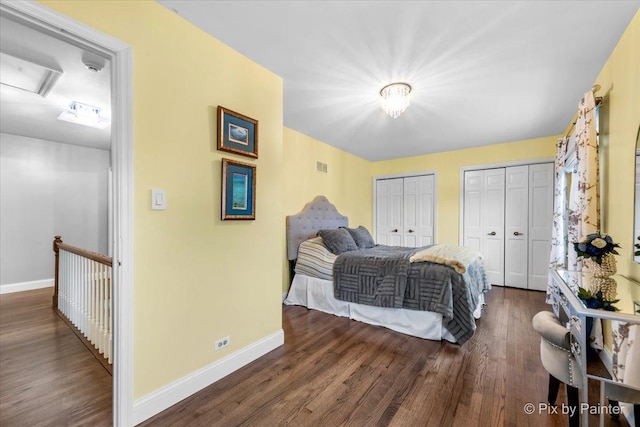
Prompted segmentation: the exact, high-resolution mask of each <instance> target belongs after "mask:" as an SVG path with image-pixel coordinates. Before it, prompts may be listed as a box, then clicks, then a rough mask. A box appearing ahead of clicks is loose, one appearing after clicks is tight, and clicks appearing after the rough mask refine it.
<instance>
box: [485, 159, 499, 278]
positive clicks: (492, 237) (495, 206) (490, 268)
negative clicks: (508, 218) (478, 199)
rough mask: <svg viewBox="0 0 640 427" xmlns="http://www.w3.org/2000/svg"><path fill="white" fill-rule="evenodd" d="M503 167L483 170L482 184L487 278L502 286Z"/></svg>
mask: <svg viewBox="0 0 640 427" xmlns="http://www.w3.org/2000/svg"><path fill="white" fill-rule="evenodd" d="M504 175H505V171H504V168H498V169H487V170H485V171H484V177H483V185H482V209H481V216H482V231H483V232H482V241H483V242H482V248H481V249H480V251H481V252H482V254H483V255H484V265H485V269H486V271H487V279H489V282H491V284H493V285H498V286H504Z"/></svg>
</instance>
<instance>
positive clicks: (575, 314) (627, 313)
mask: <svg viewBox="0 0 640 427" xmlns="http://www.w3.org/2000/svg"><path fill="white" fill-rule="evenodd" d="M551 276H552V278H553V282H554V285H555V286H552V287H551V288H550V291H551V294H552V295H553V300H554V302H553V304H552V305H553V311H554V312H555V314H556V316H558V318H560V319H561V320H562V321H566V322H568V326H569V328H570V330H571V349H572V352H573V354H574V356H575V358H576V361H577V362H578V365H579V367H580V371H581V374H582V376H583V380H584V381H583V384H584V386H583V389H582V390H581V397H580V403H581V404H588V389H589V387H588V381H587V379H593V380H597V381H601V382H611V383H615V384H618V385H620V384H621V383H620V382H617V381H616V380H615V379H613V378H615V376H614V375H613V372H612V369H611V365H610V364H607V363H597V362H599V361H598V360H597V361H596V362H595V363H594V361H593V360H592V359H593V357H590V358H589V360H588V359H587V355H588V353H589V352H588V351H587V350H588V338H589V337H588V336H587V332H586V329H587V327H586V325H587V318H593V319H602V320H605V321H606V320H614V321H616V320H617V321H620V322H627V323H629V324H639V325H640V315H637V314H634V312H635V310H637V309H638V307H637V306H634V301H635V302H636V304H637V302H638V301H640V284H639V283H637V282H634V281H632V280H629V279H627V278H625V277H623V276H618V275H615V276H612V278H613V279H614V280H615V281H616V283H617V291H618V295H617V297H616V298H617V299H620V301H619V302H617V303H615V306H616V307H617V308H618V309H619V311H615V312H614V311H606V310H595V309H589V308H587V307H586V306H585V303H584V302H583V301H582V300H580V299H578V297H577V292H578V286H580V287H582V288H585V289H589V285H588V283H589V280H590V278H591V275H590V274H589V273H586V272H576V271H567V270H552V271H551ZM603 329H605V330H609V328H603ZM609 333H610V332H609ZM605 342H612V340H611V339H609V340H607V339H605ZM634 363H636V362H635V361H634ZM637 363H640V360H638V361H637ZM602 385H603V384H602V383H601V387H600V389H601V390H603V389H604V387H602ZM624 386H625V387H629V388H632V389H637V390H640V384H634V385H633V386H631V385H627V384H625V385H624ZM602 393H603V392H601V400H602V398H603V396H602ZM588 417H589V413H588V411H581V420H582V422H581V424H582V425H583V426H587V425H589V424H588ZM638 421H639V420H636V423H638Z"/></svg>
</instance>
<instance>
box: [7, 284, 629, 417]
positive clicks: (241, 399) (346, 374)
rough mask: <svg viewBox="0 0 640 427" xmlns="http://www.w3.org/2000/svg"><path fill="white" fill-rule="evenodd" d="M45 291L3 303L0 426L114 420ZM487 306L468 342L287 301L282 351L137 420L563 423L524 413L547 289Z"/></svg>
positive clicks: (499, 291) (513, 292)
mask: <svg viewBox="0 0 640 427" xmlns="http://www.w3.org/2000/svg"><path fill="white" fill-rule="evenodd" d="M50 295H51V292H50V290H38V291H30V292H22V293H19V294H8V295H2V296H0V426H75V425H86V426H102V425H110V424H111V377H110V376H109V375H108V374H107V373H106V371H105V370H104V369H103V368H102V367H101V365H100V364H99V363H98V362H97V361H96V360H95V359H93V356H91V354H90V353H89V351H88V350H87V349H86V348H85V347H84V346H83V345H82V343H81V342H80V341H79V340H78V339H77V337H75V335H74V334H73V333H72V332H71V331H70V330H69V329H68V328H67V327H66V325H65V324H64V323H63V322H62V321H61V320H60V319H58V318H57V316H56V315H55V314H54V313H53V310H51V307H50V301H51V300H50ZM487 303H488V308H487V309H486V310H485V312H484V314H483V317H482V319H481V320H479V321H478V322H477V324H478V330H477V332H476V334H475V335H474V337H473V338H472V339H471V340H470V341H469V342H467V343H466V344H465V345H463V346H458V345H455V344H449V343H446V342H434V341H428V340H422V339H419V338H413V337H408V336H405V335H401V334H399V333H396V332H392V331H389V330H387V329H384V328H380V327H375V326H370V325H365V324H363V323H360V322H355V321H351V320H348V319H344V318H338V317H335V316H332V315H327V314H324V313H321V312H317V311H312V310H307V309H305V308H303V307H289V306H283V328H284V331H285V345H284V346H282V347H280V348H278V349H276V350H274V351H272V352H270V353H269V354H267V355H265V356H264V357H262V358H260V359H259V360H257V361H255V362H253V363H251V364H250V365H248V366H245V367H244V368H242V369H240V370H238V371H237V372H235V373H233V374H231V375H229V376H227V377H226V378H223V379H222V380H220V381H218V382H217V383H215V384H213V385H211V386H209V387H207V388H206V389H204V390H202V391H201V392H199V393H197V394H195V395H193V396H191V397H189V398H187V399H185V400H183V401H182V402H180V403H178V404H177V405H174V406H173V407H171V408H169V409H167V410H166V411H164V412H162V413H161V414H158V415H157V416H155V417H153V418H151V419H150V420H147V421H146V422H145V423H143V424H142V425H144V426H190V427H191V426H225V427H226V426H241V425H242V426H250V425H251V426H280V425H292V426H293V425H295V426H338V425H350V426H374V425H381V426H386V425H391V426H403V427H405V426H410V427H412V426H528V425H531V426H565V425H567V419H566V416H564V415H561V414H558V415H554V414H546V413H542V414H538V413H535V414H533V415H526V414H525V412H524V409H523V408H524V405H525V404H526V403H528V402H531V403H533V404H534V405H536V406H537V405H538V403H540V402H544V401H545V399H546V393H547V374H546V372H545V371H544V369H543V368H542V366H541V364H540V358H539V337H538V336H537V334H536V333H535V331H534V330H533V329H532V328H531V318H532V317H533V315H534V314H535V313H537V312H538V311H540V310H546V309H548V306H547V305H546V304H544V294H543V293H540V292H529V291H523V290H517V289H510V288H499V287H495V288H493V290H491V292H490V293H489V294H488V297H487ZM591 396H592V397H596V396H597V386H596V385H595V384H594V385H593V387H592V392H591ZM562 402H566V396H565V393H564V389H563V388H561V392H560V395H559V396H558V403H562ZM536 412H537V411H536ZM605 419H606V423H605V425H607V426H614V425H623V426H624V425H628V424H627V423H625V422H624V421H620V422H617V421H614V420H611V419H610V418H609V417H608V416H607V417H605ZM590 425H597V417H595V416H592V417H591V420H590Z"/></svg>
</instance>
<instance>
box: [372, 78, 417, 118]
mask: <svg viewBox="0 0 640 427" xmlns="http://www.w3.org/2000/svg"><path fill="white" fill-rule="evenodd" d="M410 93H411V85H409V84H408V83H391V84H388V85H386V86H385V87H383V88H382V89H380V97H381V98H380V106H381V107H382V109H383V110H384V112H385V113H387V114H388V115H390V116H391V117H393V118H394V119H395V118H398V117H399V116H400V114H402V113H404V110H406V109H407V107H408V106H409V94H410Z"/></svg>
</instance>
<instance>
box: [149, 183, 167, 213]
mask: <svg viewBox="0 0 640 427" xmlns="http://www.w3.org/2000/svg"><path fill="white" fill-rule="evenodd" d="M151 209H153V210H161V211H163V210H165V209H167V193H166V192H165V191H164V190H162V189H160V188H153V189H151Z"/></svg>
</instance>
